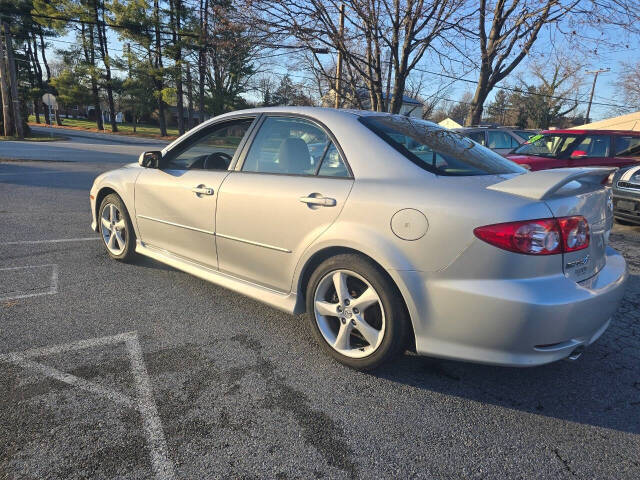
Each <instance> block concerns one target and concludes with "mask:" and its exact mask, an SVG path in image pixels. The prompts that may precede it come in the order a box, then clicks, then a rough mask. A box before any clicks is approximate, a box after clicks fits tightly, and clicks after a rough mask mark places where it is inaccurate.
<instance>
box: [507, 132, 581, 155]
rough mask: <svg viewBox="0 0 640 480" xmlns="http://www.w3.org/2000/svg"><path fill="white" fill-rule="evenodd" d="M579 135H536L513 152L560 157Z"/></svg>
mask: <svg viewBox="0 0 640 480" xmlns="http://www.w3.org/2000/svg"><path fill="white" fill-rule="evenodd" d="M578 137H579V135H558V134H555V135H554V134H547V135H542V134H539V135H534V136H533V137H531V138H530V139H529V140H528V141H527V143H525V144H523V145H520V146H519V147H518V148H516V149H515V150H514V151H513V152H512V153H517V154H521V155H536V156H538V157H549V158H558V157H560V156H561V155H563V154H564V153H565V152H566V151H568V150H569V149H570V148H571V147H572V146H573V144H574V143H575V141H576V140H578Z"/></svg>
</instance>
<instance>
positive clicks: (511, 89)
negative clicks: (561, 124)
mask: <svg viewBox="0 0 640 480" xmlns="http://www.w3.org/2000/svg"><path fill="white" fill-rule="evenodd" d="M414 69H415V70H416V71H418V72H423V73H429V74H431V75H437V76H440V77H445V78H451V79H453V80H458V81H461V82H467V83H473V84H474V85H477V84H478V82H477V81H475V80H469V79H468V78H462V77H455V76H453V75H447V74H446V73H437V72H432V71H430V70H424V69H421V68H418V67H414ZM494 88H497V89H499V90H507V91H509V92H516V93H526V94H527V95H533V96H538V97H545V98H553V99H555V100H565V101H569V102H576V103H581V104H585V103H588V102H586V101H579V100H577V99H575V98H567V97H559V96H556V95H547V94H545V93H537V92H525V91H523V90H522V89H518V88H513V87H500V86H496V87H494ZM592 103H593V105H600V106H603V107H616V108H625V109H629V107H627V106H626V105H616V104H613V103H602V102H592Z"/></svg>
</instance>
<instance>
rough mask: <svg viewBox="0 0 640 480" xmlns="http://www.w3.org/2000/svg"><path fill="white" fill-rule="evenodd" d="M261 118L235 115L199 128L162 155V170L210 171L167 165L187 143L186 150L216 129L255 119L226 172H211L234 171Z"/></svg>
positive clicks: (249, 115)
mask: <svg viewBox="0 0 640 480" xmlns="http://www.w3.org/2000/svg"><path fill="white" fill-rule="evenodd" d="M258 117H259V115H255V114H244V115H242V114H241V115H233V116H229V117H225V118H221V119H220V120H218V121H213V122H211V123H209V124H207V125H203V126H202V127H201V128H199V129H198V130H196V131H194V132H192V133H190V134H189V135H187V136H186V137H185V138H184V139H183V140H182V141H180V142H178V143H175V144H173V145H171V148H170V149H168V150H166V152H165V153H164V154H163V155H162V163H163V167H162V168H161V170H171V171H174V172H188V171H191V170H203V171H209V170H204V169H190V168H167V167H166V166H165V165H166V164H167V163H168V162H170V161H171V160H170V158H171V157H170V155H171V154H172V153H175V152H176V151H177V149H180V148H182V147H183V146H184V145H185V143H186V144H187V145H186V148H187V149H188V148H189V147H190V146H192V145H193V144H194V143H196V142H197V141H198V140H200V139H202V138H203V137H205V136H207V135H208V134H209V133H211V131H212V130H214V129H215V128H216V127H219V126H221V125H223V124H225V123H233V122H237V121H238V120H243V119H253V121H252V122H251V125H249V128H248V129H247V131H246V132H245V134H244V135H243V137H242V139H241V140H240V143H239V144H238V148H236V151H235V153H234V154H233V158H232V159H231V162H230V163H229V167H227V169H226V170H211V171H219V172H229V171H231V170H233V168H234V167H235V163H236V162H237V159H238V156H239V153H240V151H241V150H242V148H243V147H244V144H245V143H246V141H247V139H248V137H249V134H250V133H251V132H252V131H253V128H254V126H255V124H256V119H257V118H258ZM184 151H185V150H182V151H181V152H180V153H182V152H184Z"/></svg>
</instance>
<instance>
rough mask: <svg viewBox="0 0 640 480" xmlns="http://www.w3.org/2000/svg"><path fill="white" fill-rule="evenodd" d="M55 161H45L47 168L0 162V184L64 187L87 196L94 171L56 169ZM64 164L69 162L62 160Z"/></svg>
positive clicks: (94, 175) (95, 174) (93, 177)
mask: <svg viewBox="0 0 640 480" xmlns="http://www.w3.org/2000/svg"><path fill="white" fill-rule="evenodd" d="M55 163H56V162H47V168H45V167H39V166H35V165H22V164H20V163H9V164H7V163H2V164H0V167H4V168H0V184H6V185H19V186H28V187H44V188H64V189H71V190H85V191H86V192H87V196H88V194H89V189H90V188H91V185H92V184H93V180H94V179H95V178H96V176H97V175H98V173H97V172H96V171H77V170H76V171H73V170H64V171H61V170H59V169H56V165H55ZM63 164H64V165H65V166H68V165H69V162H63Z"/></svg>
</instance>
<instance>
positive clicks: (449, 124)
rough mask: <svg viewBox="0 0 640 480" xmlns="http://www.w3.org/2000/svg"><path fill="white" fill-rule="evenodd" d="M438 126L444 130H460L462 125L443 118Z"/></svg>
mask: <svg viewBox="0 0 640 480" xmlns="http://www.w3.org/2000/svg"><path fill="white" fill-rule="evenodd" d="M438 125H440V126H441V127H444V128H462V125H460V124H459V123H458V122H456V121H455V120H453V119H452V118H449V117H447V118H445V119H444V120H442V121H441V122H438Z"/></svg>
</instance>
